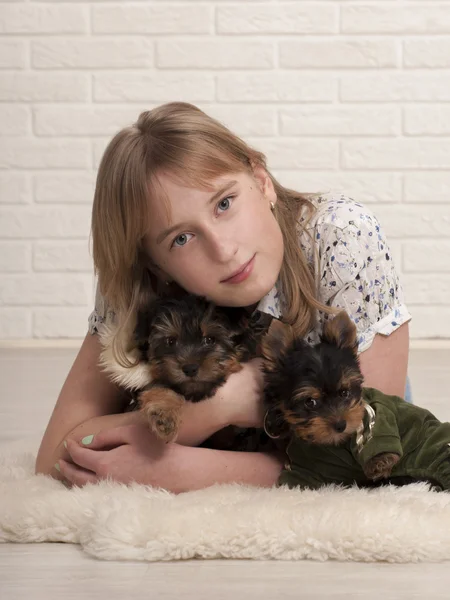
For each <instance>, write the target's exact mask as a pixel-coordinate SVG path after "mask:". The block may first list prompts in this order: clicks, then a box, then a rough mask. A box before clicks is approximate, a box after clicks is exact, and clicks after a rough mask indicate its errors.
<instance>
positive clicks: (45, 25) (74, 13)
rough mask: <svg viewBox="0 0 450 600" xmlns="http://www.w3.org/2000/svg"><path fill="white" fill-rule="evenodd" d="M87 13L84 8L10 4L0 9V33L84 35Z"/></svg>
mask: <svg viewBox="0 0 450 600" xmlns="http://www.w3.org/2000/svg"><path fill="white" fill-rule="evenodd" d="M87 31H88V13H87V10H86V9H85V7H84V6H71V5H70V4H65V5H62V6H52V5H41V6H37V5H33V4H10V5H4V6H3V8H2V18H1V20H0V33H16V34H26V35H32V34H36V33H57V34H64V33H85V32H87Z"/></svg>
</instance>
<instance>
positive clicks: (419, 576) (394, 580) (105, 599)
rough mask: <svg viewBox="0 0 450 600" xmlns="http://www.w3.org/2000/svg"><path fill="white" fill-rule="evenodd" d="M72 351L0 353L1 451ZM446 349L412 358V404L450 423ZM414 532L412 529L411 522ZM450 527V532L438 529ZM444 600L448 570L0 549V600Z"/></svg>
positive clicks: (48, 391) (25, 429)
mask: <svg viewBox="0 0 450 600" xmlns="http://www.w3.org/2000/svg"><path fill="white" fill-rule="evenodd" d="M75 352H76V351H75V350H70V349H41V350H30V349H27V350H25V349H14V350H6V349H0V382H1V397H0V442H1V443H5V442H8V441H16V440H22V439H24V438H30V439H34V438H36V435H40V434H41V433H42V432H43V430H44V428H45V426H46V424H47V420H48V417H49V415H50V412H51V410H52V408H53V405H54V402H55V399H56V396H57V394H58V392H59V389H60V387H61V385H62V382H63V380H64V377H65V375H66V373H67V371H68V369H69V367H70V364H71V363H72V361H73V358H74V356H75ZM449 367H450V350H415V351H412V352H411V360H410V376H411V380H412V386H413V396H414V401H415V403H416V404H420V405H422V406H424V407H426V408H428V409H429V410H431V411H432V412H434V413H435V414H436V416H438V417H439V418H440V419H442V420H448V421H450V392H449V388H450V385H449V384H450V371H449ZM411 526H414V524H413V523H412V524H411ZM443 526H450V524H443ZM349 597H350V598H352V599H354V598H357V599H359V598H361V599H364V600H375V599H377V600H379V599H382V600H391V599H392V600H399V599H406V598H407V599H408V600H409V599H413V598H424V599H428V598H430V599H433V600H436V599H444V598H445V599H446V600H449V599H450V561H449V562H448V563H442V564H418V565H388V564H379V563H378V564H358V563H336V562H326V563H317V562H316V563H315V562H310V561H308V562H275V561H273V562H259V561H258V562H252V561H244V560H242V561H230V560H228V561H218V560H214V561H188V562H176V563H138V562H105V561H98V560H96V559H92V558H90V557H89V556H87V555H85V554H84V553H83V552H82V551H81V550H80V549H79V547H78V546H73V545H66V544H27V545H18V544H17V545H16V544H0V599H1V600H22V599H27V600H29V599H32V600H44V599H45V600H53V598H55V599H56V598H58V599H61V598H64V600H72V599H75V598H77V599H80V598H83V600H93V599H99V600H100V599H101V600H115V599H116V598H117V599H119V598H120V599H121V600H134V599H135V598H145V599H152V600H153V599H155V600H156V599H158V600H164V599H166V598H174V599H180V598H190V599H195V600H203V599H205V600H206V599H208V600H222V599H223V600H229V599H233V600H240V599H241V598H242V599H245V600H252V599H253V598H255V599H256V598H258V600H262V599H263V598H267V599H272V598H274V599H278V598H299V599H302V600H308V599H309V598H327V599H328V598H339V599H340V598H342V599H345V600H347V599H348V598H349Z"/></svg>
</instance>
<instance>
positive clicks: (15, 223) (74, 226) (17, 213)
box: [0, 205, 91, 239]
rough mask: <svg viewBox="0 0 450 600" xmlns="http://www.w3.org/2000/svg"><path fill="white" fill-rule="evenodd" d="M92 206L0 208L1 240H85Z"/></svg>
mask: <svg viewBox="0 0 450 600" xmlns="http://www.w3.org/2000/svg"><path fill="white" fill-rule="evenodd" d="M90 218H91V207H90V206H89V205H85V206H84V205H83V206H64V207H62V208H53V207H51V208H47V207H45V208H43V207H41V206H38V207H34V206H33V207H28V206H26V207H22V206H18V207H14V208H13V207H4V206H2V207H0V238H5V239H11V238H17V239H39V238H67V239H70V238H72V239H73V238H83V239H85V238H87V236H88V234H89V228H90Z"/></svg>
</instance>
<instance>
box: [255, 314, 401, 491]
mask: <svg viewBox="0 0 450 600" xmlns="http://www.w3.org/2000/svg"><path fill="white" fill-rule="evenodd" d="M262 352H263V357H264V359H265V365H264V370H265V381H266V383H265V404H266V409H267V412H266V417H265V429H266V432H267V433H268V434H269V435H270V436H271V437H274V438H283V437H292V438H295V439H297V440H300V441H302V442H303V443H306V445H307V446H309V447H310V448H312V447H313V446H317V447H322V448H325V447H328V448H331V447H339V446H342V445H343V444H344V443H345V442H346V441H349V440H350V438H352V436H353V438H354V439H355V440H356V439H357V438H358V435H360V434H361V430H362V427H363V421H364V418H365V414H366V410H367V408H366V407H367V404H366V403H365V402H364V400H363V387H362V386H363V376H362V374H361V370H360V367H359V362H358V355H357V341H356V328H355V326H354V324H353V323H352V321H351V320H350V318H349V317H348V315H347V314H346V313H345V312H341V313H339V314H338V315H337V316H336V317H334V318H333V319H332V320H329V321H327V322H326V323H325V326H324V330H323V334H322V336H321V341H320V343H319V344H317V345H315V346H313V347H312V346H310V345H309V344H307V343H306V342H305V341H303V340H302V339H299V338H296V337H295V336H294V334H293V332H292V329H291V328H290V327H289V326H287V325H284V324H283V323H281V322H279V321H274V322H273V323H272V325H271V328H270V329H269V332H268V333H267V335H266V336H265V338H264V339H263V341H262ZM369 410H370V408H369ZM372 412H373V411H372ZM360 437H361V436H360ZM360 441H361V440H360ZM330 452H331V453H332V452H333V450H330ZM322 458H323V456H322ZM399 458H400V457H399V455H398V454H397V453H395V452H389V451H388V452H380V453H378V454H377V455H376V456H373V457H371V458H370V459H369V460H368V461H367V462H365V463H364V464H363V465H362V470H363V472H364V475H365V477H366V478H367V479H369V480H372V481H375V480H377V479H381V478H387V477H388V476H389V475H390V473H391V470H392V468H393V466H394V465H395V464H396V463H397V462H398V461H399ZM343 460H344V461H345V460H346V459H345V457H344V458H343ZM318 464H322V463H320V461H319V463H318ZM308 468H309V469H312V468H314V465H308Z"/></svg>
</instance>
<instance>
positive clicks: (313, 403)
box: [305, 398, 317, 410]
mask: <svg viewBox="0 0 450 600" xmlns="http://www.w3.org/2000/svg"><path fill="white" fill-rule="evenodd" d="M305 406H306V408H308V409H310V410H311V409H313V408H316V406H317V400H314V398H308V399H307V400H305Z"/></svg>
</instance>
